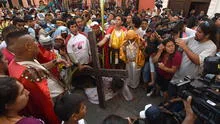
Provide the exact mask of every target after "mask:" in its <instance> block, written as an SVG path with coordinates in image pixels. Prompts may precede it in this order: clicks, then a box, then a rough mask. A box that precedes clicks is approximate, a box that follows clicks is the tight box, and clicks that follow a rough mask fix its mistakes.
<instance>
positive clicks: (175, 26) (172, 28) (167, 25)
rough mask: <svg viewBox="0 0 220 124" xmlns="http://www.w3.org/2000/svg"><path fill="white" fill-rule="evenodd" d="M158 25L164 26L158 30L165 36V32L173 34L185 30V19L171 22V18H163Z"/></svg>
mask: <svg viewBox="0 0 220 124" xmlns="http://www.w3.org/2000/svg"><path fill="white" fill-rule="evenodd" d="M158 25H161V27H162V28H161V29H158V30H156V32H157V33H158V34H159V35H160V36H163V35H165V34H170V35H173V34H177V33H178V32H182V31H183V27H184V21H183V20H179V21H176V22H169V20H167V19H162V21H161V22H160V23H158Z"/></svg>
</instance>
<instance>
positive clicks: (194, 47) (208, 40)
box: [173, 20, 217, 80]
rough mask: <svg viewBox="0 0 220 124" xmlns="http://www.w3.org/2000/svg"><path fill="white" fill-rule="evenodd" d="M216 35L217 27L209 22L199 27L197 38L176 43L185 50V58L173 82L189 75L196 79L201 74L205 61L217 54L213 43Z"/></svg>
mask: <svg viewBox="0 0 220 124" xmlns="http://www.w3.org/2000/svg"><path fill="white" fill-rule="evenodd" d="M215 34H216V27H215V25H214V23H213V21H211V20H208V21H205V22H203V23H201V24H200V25H199V26H198V28H197V31H196V34H195V37H191V38H186V39H185V40H181V39H179V40H177V41H176V44H177V45H178V46H179V47H180V48H181V49H182V50H183V55H182V56H183V58H182V63H181V66H180V68H179V70H178V71H177V72H176V73H175V75H174V77H173V80H175V79H178V80H179V79H183V78H184V76H187V75H190V76H191V77H192V78H195V77H197V76H199V74H201V72H202V71H203V62H204V59H205V58H206V57H208V56H213V55H214V54H215V53H216V50H217V48H216V45H215V44H214V42H213V41H215Z"/></svg>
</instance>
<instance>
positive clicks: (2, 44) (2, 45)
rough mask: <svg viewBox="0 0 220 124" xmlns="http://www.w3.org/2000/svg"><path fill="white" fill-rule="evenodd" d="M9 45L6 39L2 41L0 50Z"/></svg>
mask: <svg viewBox="0 0 220 124" xmlns="http://www.w3.org/2000/svg"><path fill="white" fill-rule="evenodd" d="M6 47H7V44H6V43H5V41H2V42H1V44H0V50H1V49H2V48H6Z"/></svg>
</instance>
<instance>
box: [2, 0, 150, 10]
mask: <svg viewBox="0 0 220 124" xmlns="http://www.w3.org/2000/svg"><path fill="white" fill-rule="evenodd" d="M6 1H7V6H9V7H17V8H19V7H30V6H39V1H40V0H6ZM43 1H44V2H45V3H48V2H50V1H53V0H43ZM58 1H64V0H58ZM65 1H69V3H70V4H73V5H76V4H78V3H79V1H81V2H80V3H81V5H82V4H83V5H84V4H85V5H87V6H88V7H89V8H91V7H94V6H97V5H98V4H99V1H100V0H65ZM105 2H106V3H110V4H113V5H116V6H118V7H128V6H129V5H131V3H135V6H136V8H138V10H139V11H141V10H142V9H147V8H150V9H153V8H154V0H105Z"/></svg>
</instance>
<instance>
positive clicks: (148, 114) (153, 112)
mask: <svg viewBox="0 0 220 124" xmlns="http://www.w3.org/2000/svg"><path fill="white" fill-rule="evenodd" d="M159 116H160V109H159V108H158V107H157V106H153V105H151V104H148V105H146V106H145V109H144V110H143V111H141V112H140V118H143V119H145V118H148V119H149V120H155V119H157V118H158V117H159Z"/></svg>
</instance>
